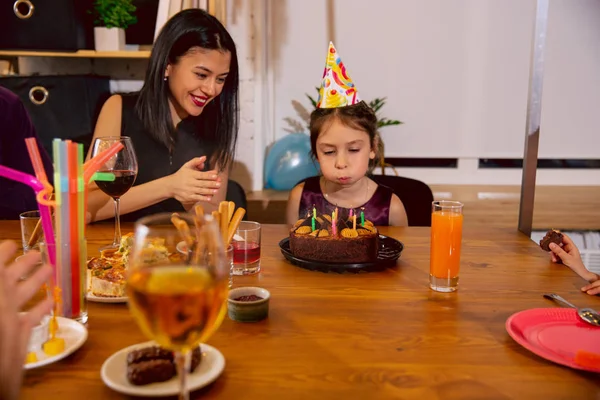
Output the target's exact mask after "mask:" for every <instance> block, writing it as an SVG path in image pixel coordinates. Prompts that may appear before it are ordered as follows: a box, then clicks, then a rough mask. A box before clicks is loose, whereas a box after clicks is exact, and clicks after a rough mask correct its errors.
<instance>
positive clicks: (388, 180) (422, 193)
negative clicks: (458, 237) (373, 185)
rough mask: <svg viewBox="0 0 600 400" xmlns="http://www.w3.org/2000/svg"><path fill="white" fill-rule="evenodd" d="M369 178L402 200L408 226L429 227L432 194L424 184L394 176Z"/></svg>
mask: <svg viewBox="0 0 600 400" xmlns="http://www.w3.org/2000/svg"><path fill="white" fill-rule="evenodd" d="M370 178H371V179H373V180H374V181H375V182H377V184H379V185H383V186H387V187H389V188H391V189H392V190H393V191H394V193H395V194H396V196H398V197H399V198H400V200H402V203H403V204H404V209H405V210H406V216H407V217H408V225H409V226H431V202H432V201H433V193H432V191H431V189H430V188H429V186H427V184H426V183H424V182H421V181H418V180H416V179H411V178H404V177H401V176H394V175H371V176H370Z"/></svg>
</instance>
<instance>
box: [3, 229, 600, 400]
mask: <svg viewBox="0 0 600 400" xmlns="http://www.w3.org/2000/svg"><path fill="white" fill-rule="evenodd" d="M112 229H113V227H112V225H110V224H108V225H96V226H91V227H90V228H89V230H88V240H89V249H90V254H96V251H97V248H98V247H99V246H100V245H103V244H106V243H108V242H110V241H111V240H112ZM130 229H131V226H130V225H125V226H124V227H123V231H124V232H127V231H129V230H130ZM381 232H382V233H383V234H387V235H390V236H392V237H395V238H397V239H399V240H401V241H402V242H403V243H404V245H405V250H404V252H403V253H402V257H401V258H400V261H399V263H398V266H397V267H396V268H394V269H389V270H386V271H383V272H377V273H364V274H357V275H354V274H344V275H339V274H324V273H320V272H311V271H307V270H304V269H301V268H298V267H295V266H292V265H290V264H288V263H287V262H286V261H285V260H284V259H283V256H282V255H281V253H280V252H279V248H278V242H279V240H280V239H281V238H283V237H285V236H286V234H287V230H286V228H285V227H284V226H281V225H265V226H263V233H262V234H263V237H262V242H263V243H262V244H263V247H262V248H263V255H262V268H263V270H262V272H261V273H260V274H259V275H257V276H251V277H236V279H235V286H241V285H259V286H262V287H264V288H266V289H268V290H270V291H271V295H272V298H271V305H270V307H271V308H270V316H269V318H268V319H267V320H264V321H262V322H259V323H254V324H243V323H237V322H234V321H231V320H229V319H228V318H226V319H225V321H224V323H223V324H222V326H221V328H220V329H219V330H218V331H217V333H216V334H215V335H214V336H213V337H212V338H211V339H210V340H209V343H210V344H211V345H213V346H215V347H217V348H218V349H220V350H221V352H222V353H223V354H224V355H225V358H226V367H225V371H224V373H223V374H222V375H221V376H220V378H219V379H218V380H217V381H216V382H215V383H213V384H212V385H210V386H209V387H207V388H204V389H202V390H200V391H197V392H195V393H193V397H194V398H196V397H197V398H200V397H201V398H207V399H213V398H220V399H286V400H289V399H296V398H298V399H308V398H310V399H313V398H314V399H367V398H368V399H375V398H396V399H397V398H402V399H409V398H417V399H421V400H423V399H432V400H435V399H513V398H514V399H541V398H544V399H598V398H600V376H599V375H596V374H590V373H585V372H579V371H575V370H572V369H569V368H565V367H562V366H559V365H556V364H553V363H551V362H548V361H546V360H544V359H542V358H540V357H538V356H536V355H534V354H532V353H530V352H529V351H527V350H525V349H523V348H521V347H520V346H519V345H517V344H516V343H515V342H514V341H513V340H512V339H511V338H510V336H508V334H507V333H506V330H505V327H504V324H505V321H506V319H507V318H508V317H509V316H510V315H511V314H513V313H515V312H517V311H520V310H524V309H528V308H535V307H551V306H553V305H552V304H551V303H550V302H549V301H548V300H545V299H544V298H542V293H544V292H556V293H559V294H561V295H563V296H564V297H566V298H567V299H568V300H571V301H572V302H573V303H576V304H578V305H581V306H591V307H596V308H600V298H597V297H591V296H588V295H586V294H582V293H581V292H580V291H579V288H580V287H581V286H582V285H583V284H584V282H583V281H582V280H581V279H579V278H578V277H577V276H576V275H575V274H574V273H572V272H571V271H570V270H569V269H568V268H566V267H563V266H559V265H554V264H552V263H550V262H549V260H548V255H547V254H545V253H544V252H542V251H541V250H540V249H539V248H538V247H537V246H536V245H535V244H534V243H533V242H532V241H530V240H529V239H528V238H527V237H526V236H524V235H522V234H520V233H518V232H517V231H516V229H501V230H498V229H493V228H479V229H474V228H473V229H471V228H466V229H465V232H464V242H463V243H464V244H463V256H462V270H461V281H460V289H459V291H458V292H456V293H452V294H441V293H436V292H433V291H431V290H429V288H428V271H429V229H428V228H382V229H381ZM19 235H20V232H19V225H18V223H17V222H12V221H11V222H0V237H1V238H12V239H15V240H18V239H19ZM88 329H89V338H88V340H87V342H86V343H85V344H84V346H83V347H82V348H81V349H80V350H79V351H77V352H76V353H74V354H73V355H71V356H69V357H68V358H66V359H64V360H62V361H60V362H57V363H55V364H52V365H50V366H47V367H44V368H39V369H36V370H33V371H29V372H27V375H26V378H25V381H24V385H25V386H24V388H23V398H24V399H39V398H44V399H46V400H50V399H60V400H64V399H71V398H78V399H85V400H92V399H105V398H111V399H112V398H123V397H121V396H120V395H119V394H118V393H116V392H114V391H112V390H111V389H109V388H108V387H106V386H105V385H104V384H103V383H102V380H101V378H100V367H101V365H102V363H103V362H104V360H105V359H106V358H107V357H109V356H110V355H111V354H113V353H114V352H116V351H118V350H119V349H122V348H123V347H126V346H129V345H131V344H135V343H139V342H143V341H146V340H147V339H146V338H145V337H144V336H143V335H142V333H141V332H140V330H139V329H138V327H137V326H136V324H135V322H134V321H133V319H132V318H131V316H130V315H129V311H128V309H127V306H126V305H122V304H121V305H119V304H117V305H114V304H98V303H89V322H88ZM599 340H600V339H599Z"/></svg>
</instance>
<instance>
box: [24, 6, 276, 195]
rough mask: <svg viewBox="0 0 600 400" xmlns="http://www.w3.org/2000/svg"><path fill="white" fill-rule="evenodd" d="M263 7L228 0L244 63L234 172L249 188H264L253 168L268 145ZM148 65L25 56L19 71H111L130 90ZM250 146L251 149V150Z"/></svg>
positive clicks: (115, 86) (114, 83)
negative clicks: (259, 124)
mask: <svg viewBox="0 0 600 400" xmlns="http://www.w3.org/2000/svg"><path fill="white" fill-rule="evenodd" d="M262 7H263V2H262V0H250V1H243V0H230V1H228V13H227V15H228V21H227V28H228V30H229V32H230V34H231V35H232V37H233V38H234V40H235V42H236V45H237V51H238V62H239V65H240V132H239V141H238V152H237V157H236V163H235V165H234V168H233V171H232V175H231V176H232V178H233V179H235V180H237V181H239V182H240V183H241V184H242V185H243V186H244V187H245V188H248V189H251V188H253V187H257V186H258V187H259V188H260V187H261V185H262V182H260V181H259V182H254V179H255V177H254V176H253V175H252V173H251V172H250V171H256V170H261V169H262V162H263V160H262V154H261V152H262V148H263V147H264V145H263V143H262V140H261V138H260V137H259V140H258V141H257V140H256V139H255V138H256V135H255V125H256V116H255V113H257V112H258V113H259V114H260V112H261V110H260V109H259V110H258V111H257V109H255V97H256V95H255V90H257V89H256V86H255V81H256V77H255V75H256V68H257V65H255V64H256V62H257V61H255V60H256V59H257V54H256V53H257V52H258V51H260V48H261V47H260V45H258V44H256V43H255V38H256V36H257V35H260V32H259V31H258V30H259V27H258V26H257V22H256V20H255V18H254V14H255V13H256V12H258V13H259V14H260V15H263V14H264V12H263V11H262ZM257 10H258V11H257ZM257 31H258V32H257ZM146 65H147V61H146V60H128V59H79V58H41V57H21V58H20V59H19V73H20V74H22V75H30V74H44V75H48V74H87V73H95V74H99V75H107V76H111V78H112V80H111V91H112V92H117V91H118V92H127V91H136V90H139V89H140V88H141V86H142V83H143V79H144V74H145V70H146ZM259 88H260V85H259ZM255 143H259V145H258V148H260V149H261V151H260V152H258V156H257V151H255V150H254V148H255V146H256V145H255ZM258 148H257V150H258ZM249 149H251V151H248V150H249ZM261 176H262V175H260V174H259V175H258V177H261Z"/></svg>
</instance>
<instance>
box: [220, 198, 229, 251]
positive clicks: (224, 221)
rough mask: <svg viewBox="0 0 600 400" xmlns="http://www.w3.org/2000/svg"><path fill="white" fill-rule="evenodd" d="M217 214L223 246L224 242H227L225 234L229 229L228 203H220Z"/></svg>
mask: <svg viewBox="0 0 600 400" xmlns="http://www.w3.org/2000/svg"><path fill="white" fill-rule="evenodd" d="M219 214H220V218H221V219H220V221H219V232H220V233H221V238H222V239H223V244H225V241H226V240H227V232H228V228H229V218H228V215H229V203H228V202H226V201H222V202H221V203H220V204H219Z"/></svg>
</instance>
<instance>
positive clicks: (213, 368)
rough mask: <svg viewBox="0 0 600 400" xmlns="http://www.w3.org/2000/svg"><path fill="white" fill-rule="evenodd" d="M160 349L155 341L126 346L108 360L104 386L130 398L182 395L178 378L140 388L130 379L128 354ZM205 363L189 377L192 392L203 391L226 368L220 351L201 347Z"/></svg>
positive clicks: (105, 366)
mask: <svg viewBox="0 0 600 400" xmlns="http://www.w3.org/2000/svg"><path fill="white" fill-rule="evenodd" d="M148 346H156V343H155V342H146V343H140V344H134V345H133V346H129V347H126V348H124V349H122V350H119V351H118V352H116V353H114V354H113V355H112V356H110V357H109V358H107V359H106V361H104V364H102V369H101V370H100V375H101V376H102V380H103V381H104V384H105V385H106V386H108V387H109V388H111V389H113V390H115V391H117V392H120V393H123V394H127V395H130V396H146V397H162V396H175V395H177V394H179V380H178V379H177V376H174V377H173V378H171V379H169V380H168V381H165V382H157V383H151V384H149V385H143V386H136V385H132V384H131V383H129V381H128V380H127V354H128V353H129V352H130V351H132V350H136V349H140V348H142V347H148ZM200 348H201V349H202V360H201V361H200V365H198V367H197V368H196V370H195V371H194V372H192V373H191V374H189V375H188V377H187V387H188V389H189V390H190V391H192V390H197V389H200V388H202V387H204V386H206V385H208V384H210V383H212V382H214V381H215V380H216V379H217V378H218V377H219V375H221V373H222V372H223V370H224V369H225V357H223V354H221V352H220V351H219V350H217V349H216V348H214V347H212V346H209V345H207V344H201V345H200Z"/></svg>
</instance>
